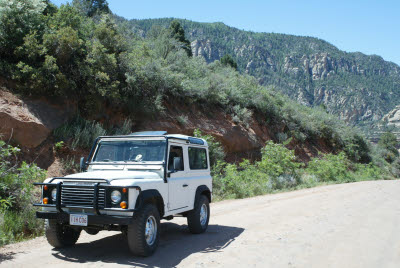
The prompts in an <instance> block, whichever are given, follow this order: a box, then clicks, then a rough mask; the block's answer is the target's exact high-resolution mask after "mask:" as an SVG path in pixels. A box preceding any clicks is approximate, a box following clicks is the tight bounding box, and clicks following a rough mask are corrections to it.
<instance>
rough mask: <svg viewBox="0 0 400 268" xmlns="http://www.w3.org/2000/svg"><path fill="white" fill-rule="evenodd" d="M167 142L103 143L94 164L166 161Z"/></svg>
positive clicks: (98, 148) (99, 147) (100, 144)
mask: <svg viewBox="0 0 400 268" xmlns="http://www.w3.org/2000/svg"><path fill="white" fill-rule="evenodd" d="M165 148H166V142H165V140H157V141H152V140H131V141H101V142H100V143H99V145H98V147H97V151H96V154H95V156H94V157H93V162H121V161H122V162H147V161H164V158H165Z"/></svg>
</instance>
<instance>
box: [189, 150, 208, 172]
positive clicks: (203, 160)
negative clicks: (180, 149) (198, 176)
mask: <svg viewBox="0 0 400 268" xmlns="http://www.w3.org/2000/svg"><path fill="white" fill-rule="evenodd" d="M188 152H189V166H190V169H207V168H208V165H207V151H206V149H203V148H195V147H189V149H188Z"/></svg>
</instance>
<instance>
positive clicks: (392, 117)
mask: <svg viewBox="0 0 400 268" xmlns="http://www.w3.org/2000/svg"><path fill="white" fill-rule="evenodd" d="M382 121H383V122H384V123H385V124H386V125H388V126H395V127H400V105H397V106H396V108H394V109H393V110H391V111H390V112H389V113H387V114H386V115H385V116H384V117H383V118H382Z"/></svg>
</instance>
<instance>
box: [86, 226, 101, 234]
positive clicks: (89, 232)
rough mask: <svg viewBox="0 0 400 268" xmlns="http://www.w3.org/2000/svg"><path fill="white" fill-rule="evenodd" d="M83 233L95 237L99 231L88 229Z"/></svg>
mask: <svg viewBox="0 0 400 268" xmlns="http://www.w3.org/2000/svg"><path fill="white" fill-rule="evenodd" d="M85 232H86V233H87V234H90V235H97V234H98V233H99V232H100V231H99V230H97V229H93V228H88V229H85Z"/></svg>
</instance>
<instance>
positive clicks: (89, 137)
mask: <svg viewBox="0 0 400 268" xmlns="http://www.w3.org/2000/svg"><path fill="white" fill-rule="evenodd" d="M53 134H54V136H55V138H56V139H60V140H69V142H70V144H71V148H72V149H75V148H77V147H81V148H90V147H91V146H92V144H93V141H94V140H95V139H96V138H97V137H98V136H104V135H106V134H107V131H106V130H105V129H104V128H103V126H102V125H101V124H100V123H97V122H96V121H89V120H85V119H83V118H82V117H80V116H77V117H76V118H74V119H73V120H72V121H70V122H68V123H65V124H64V125H62V126H60V127H59V128H57V129H55V130H54V132H53Z"/></svg>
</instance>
